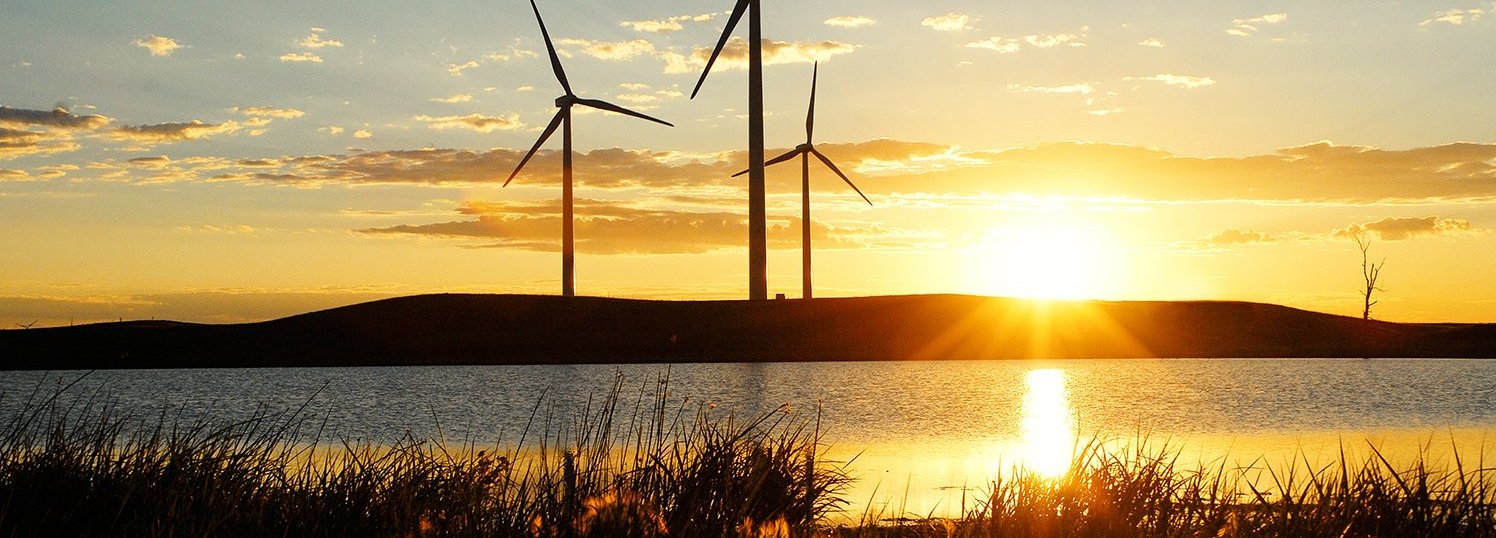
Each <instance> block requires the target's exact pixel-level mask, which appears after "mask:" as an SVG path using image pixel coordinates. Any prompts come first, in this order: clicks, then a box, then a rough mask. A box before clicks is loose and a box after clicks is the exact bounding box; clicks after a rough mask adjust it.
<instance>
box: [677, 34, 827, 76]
mask: <svg viewBox="0 0 1496 538" xmlns="http://www.w3.org/2000/svg"><path fill="white" fill-rule="evenodd" d="M762 47H763V54H764V65H781V64H792V63H812V62H823V61H826V60H829V59H831V58H832V57H834V56H839V55H842V54H850V53H851V52H852V51H854V50H857V46H856V45H853V44H850V43H843V42H840V41H816V42H806V41H798V42H789V41H774V40H770V39H765V40H763V45H762ZM711 55H712V49H708V48H704V47H703V48H697V49H696V50H695V51H693V52H692V53H691V56H689V57H686V56H683V55H681V54H678V53H673V52H665V53H662V54H660V57H661V58H663V59H664V60H665V72H666V73H694V72H699V71H700V70H701V69H702V68H703V67H704V66H706V61H707V60H708V59H709V58H711ZM713 69H729V70H747V69H748V41H746V40H744V39H743V38H740V37H733V38H732V39H730V40H728V41H727V45H726V46H724V47H722V53H721V54H719V55H718V56H717V63H716V64H713Z"/></svg>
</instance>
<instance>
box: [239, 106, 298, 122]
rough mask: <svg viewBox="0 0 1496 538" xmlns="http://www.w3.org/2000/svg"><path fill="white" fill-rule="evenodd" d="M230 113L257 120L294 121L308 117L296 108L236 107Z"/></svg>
mask: <svg viewBox="0 0 1496 538" xmlns="http://www.w3.org/2000/svg"><path fill="white" fill-rule="evenodd" d="M229 111H231V112H238V113H240V114H244V115H245V116H254V117H257V118H278V119H283V120H292V119H296V118H300V117H302V116H304V115H306V113H305V112H302V111H300V110H296V109H294V108H276V107H270V106H251V107H243V108H240V107H234V108H231V109H229Z"/></svg>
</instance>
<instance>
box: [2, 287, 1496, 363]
mask: <svg viewBox="0 0 1496 538" xmlns="http://www.w3.org/2000/svg"><path fill="white" fill-rule="evenodd" d="M1086 357H1090V358H1113V357H1116V358H1125V357H1202V358H1212V357H1480V358H1488V357H1496V324H1406V323H1389V322H1380V321H1365V320H1360V319H1356V318H1350V317H1345V316H1334V315H1329V314H1322V313H1316V312H1308V311H1304V310H1298V309H1293V308H1287V307H1283V306H1276V305H1270V304H1259V303H1243V302H1218V301H1198V302H1151V301H1128V302H1107V301H1053V302H1035V301H1028V300H1020V299H1005V298H991V297H973V296H959V295H921V296H884V297H857V298H828V299H814V300H810V301H804V300H781V301H765V302H750V301H645V300H630V299H607V298H597V297H574V298H564V297H555V296H529V295H447V294H443V295H421V296H411V297H400V298H394V299H386V300H381V301H374V302H369V303H363V304H357V305H351V306H345V307H341V308H334V309H330V310H324V311H320V312H312V313H308V314H302V315H298V316H292V317H288V318H282V319H277V320H272V321H265V322H259V323H245V324H229V325H203V324H190V323H176V322H160V321H151V322H122V323H102V324H95V325H84V326H77V327H59V328H46V329H27V330H20V329H15V330H5V331H0V368H3V369H82V368H196V367H203V368H209V367H261V366H355V365H412V364H542V363H622V362H716V361H836V360H923V359H1019V358H1086Z"/></svg>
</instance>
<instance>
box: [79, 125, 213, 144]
mask: <svg viewBox="0 0 1496 538" xmlns="http://www.w3.org/2000/svg"><path fill="white" fill-rule="evenodd" d="M241 128H242V126H241V125H240V124H239V123H238V122H234V121H226V122H223V123H204V122H203V121H202V120H192V121H190V122H186V123H158V124H155V125H124V126H120V127H118V128H116V129H114V130H111V131H109V134H108V136H109V137H110V138H113V139H116V140H128V141H130V142H135V143H137V144H143V145H155V144H165V143H171V142H181V141H184V140H197V139H200V138H208V137H211V136H214V135H220V134H232V133H235V132H238V131H239V129H241Z"/></svg>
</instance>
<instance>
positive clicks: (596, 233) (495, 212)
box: [359, 199, 880, 254]
mask: <svg viewBox="0 0 1496 538" xmlns="http://www.w3.org/2000/svg"><path fill="white" fill-rule="evenodd" d="M575 207H576V212H577V214H576V217H577V218H576V220H575V221H574V222H575V226H576V248H577V250H578V251H579V252H583V253H588V254H694V253H701V252H708V251H712V250H716V249H722V248H737V247H741V246H742V242H743V237H744V236H746V235H747V233H748V225H747V215H746V214H739V213H733V212H697V211H680V210H662V209H653V208H644V207H636V206H634V205H630V204H620V203H617V202H612V201H601V200H589V199H578V200H577V201H576V202H575ZM458 212H459V213H462V214H464V215H472V216H474V217H475V218H472V219H468V220H458V221H450V222H440V223H432V224H419V225H401V226H391V227H386V228H369V229H363V230H359V231H360V232H363V233H367V234H398V235H420V236H432V237H441V238H448V239H469V240H472V239H477V240H485V241H497V242H495V243H491V244H485V245H478V246H483V247H499V248H514V249H520V250H534V251H542V252H557V251H559V250H560V248H561V241H560V230H561V208H560V203H559V202H557V201H546V202H490V203H468V204H465V205H464V206H462V207H461V208H460V209H459V211H458ZM768 233H769V246H770V248H776V249H792V248H799V247H800V220H799V219H797V218H793V217H775V218H771V219H770V221H769V229H768ZM877 235H880V230H879V229H878V228H876V227H874V226H867V227H864V226H831V225H827V224H825V223H822V222H813V223H812V224H811V236H812V241H814V242H815V244H816V247H817V248H821V249H836V248H859V247H862V246H865V245H866V244H865V243H863V242H862V241H863V240H864V238H866V237H869V236H877Z"/></svg>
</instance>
